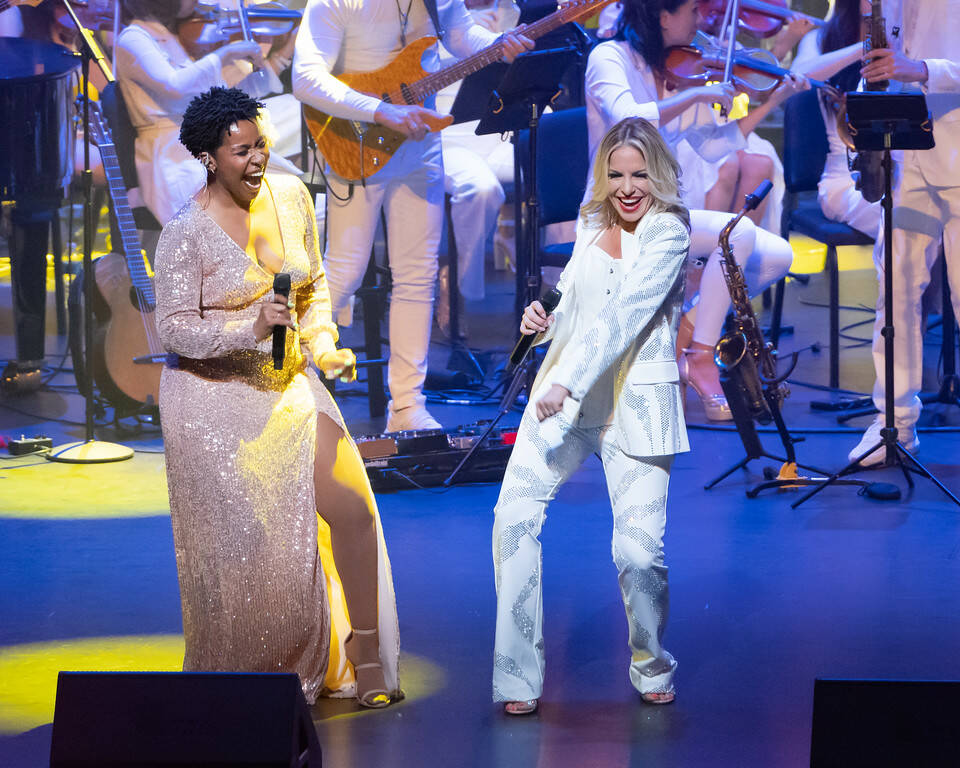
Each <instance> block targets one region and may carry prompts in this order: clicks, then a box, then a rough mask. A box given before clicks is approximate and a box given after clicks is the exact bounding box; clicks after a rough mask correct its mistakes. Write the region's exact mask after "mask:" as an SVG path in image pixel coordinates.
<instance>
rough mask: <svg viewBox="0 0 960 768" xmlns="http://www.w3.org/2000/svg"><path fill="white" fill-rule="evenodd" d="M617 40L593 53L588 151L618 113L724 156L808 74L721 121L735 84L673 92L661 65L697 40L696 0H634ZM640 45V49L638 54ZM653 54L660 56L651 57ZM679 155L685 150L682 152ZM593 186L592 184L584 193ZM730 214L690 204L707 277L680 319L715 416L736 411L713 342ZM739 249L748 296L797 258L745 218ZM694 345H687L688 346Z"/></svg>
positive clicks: (693, 183)
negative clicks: (666, 54)
mask: <svg viewBox="0 0 960 768" xmlns="http://www.w3.org/2000/svg"><path fill="white" fill-rule="evenodd" d="M623 8H624V10H623V14H622V16H621V22H620V26H619V30H620V31H619V32H618V35H617V39H614V40H611V41H609V42H605V43H601V44H600V45H598V46H597V47H596V48H594V49H593V51H592V52H591V53H590V58H589V59H588V61H587V73H586V94H587V127H588V132H589V142H590V152H591V153H593V152H594V151H595V150H596V147H597V145H598V144H599V142H600V138H601V136H603V134H604V133H605V132H606V130H607V129H609V127H610V126H611V125H613V124H614V123H616V122H617V121H618V120H621V119H623V118H625V117H631V116H636V117H644V118H646V119H648V120H651V121H653V122H654V123H655V124H656V125H658V126H659V128H660V131H661V132H662V133H663V135H664V139H665V140H666V142H667V144H668V146H670V148H671V151H673V152H674V153H675V154H676V148H677V145H678V144H679V143H680V142H681V141H685V142H686V143H688V144H689V145H690V146H691V147H692V148H693V149H694V150H696V152H697V153H699V155H701V156H702V157H703V158H705V159H706V160H718V159H720V158H723V157H726V156H728V155H729V154H730V153H731V152H733V151H736V150H738V149H742V148H744V147H745V145H746V139H745V138H744V137H745V136H746V135H747V134H749V133H750V132H751V131H752V130H753V127H754V126H755V125H756V124H757V122H759V120H761V119H762V118H763V116H764V115H765V114H767V112H769V110H770V109H771V108H772V107H773V106H775V105H776V104H778V103H780V102H782V101H783V100H784V99H786V98H787V97H789V96H790V95H791V94H793V93H795V92H796V91H797V90H798V89H802V88H804V87H807V83H806V81H805V80H803V79H802V78H799V79H794V78H793V77H787V78H784V81H783V83H782V84H781V85H780V86H779V87H778V88H777V90H776V91H774V93H773V94H772V95H771V96H770V98H769V99H768V100H767V102H766V103H765V104H764V105H762V106H760V107H758V108H757V109H755V110H752V111H751V113H750V114H749V115H748V116H747V117H744V118H741V119H740V120H737V121H731V122H728V123H724V124H721V123H719V122H718V121H717V119H716V118H715V116H714V112H713V110H712V108H711V105H712V104H713V103H721V104H724V105H725V106H726V107H727V108H728V109H729V107H730V106H731V103H732V99H733V88H732V86H730V85H711V86H700V87H694V88H688V89H686V90H682V91H676V92H669V91H666V90H665V88H664V82H663V78H662V76H661V75H660V73H659V71H658V70H659V68H660V66H661V62H660V61H659V60H660V59H661V58H662V57H663V51H664V50H665V49H666V48H667V47H669V46H671V45H682V44H686V43H689V42H690V40H691V39H693V36H694V34H695V33H696V30H697V2H696V0H656V1H654V2H648V1H647V0H627V2H625V3H624V5H623ZM641 51H642V52H641ZM648 58H649V59H652V60H653V61H652V62H651V61H648ZM678 159H679V156H678ZM683 170H684V173H683V175H682V176H681V180H680V181H681V185H682V187H683V195H684V201H685V202H686V201H687V200H688V198H689V199H692V200H695V201H698V202H699V201H701V200H702V199H703V196H704V195H705V194H706V192H707V191H708V190H706V189H704V188H703V186H702V180H701V179H700V178H699V177H698V175H697V174H696V173H693V174H690V175H688V174H687V173H686V169H683ZM590 194H591V192H590V189H589V188H588V190H587V197H589V195H590ZM730 218H731V215H730V214H729V213H721V212H717V211H706V210H697V209H693V210H691V211H690V224H691V235H690V238H691V242H690V253H691V259H696V260H707V259H708V257H709V261H707V266H706V267H705V269H704V271H703V276H702V279H701V281H700V295H699V304H698V305H697V307H696V314H695V316H694V315H693V313H691V314H690V315H688V318H685V323H684V324H685V325H686V326H687V328H689V327H690V325H691V324H692V326H693V327H692V340H691V333H690V331H689V330H688V331H686V332H685V330H684V326H683V325H681V331H680V338H681V339H682V341H681V342H680V350H679V351H680V352H681V353H682V358H681V374H682V375H684V378H685V379H687V381H688V382H689V383H690V385H691V386H692V387H693V388H694V389H695V391H696V392H697V394H698V395H699V396H700V398H701V401H702V402H703V406H704V411H705V413H706V415H707V418H708V419H711V420H717V421H723V420H729V419H730V418H732V417H731V414H730V408H729V406H728V404H727V402H726V398H725V397H724V396H723V394H722V393H721V389H720V382H719V378H718V374H717V369H716V366H715V364H714V362H713V346H714V345H715V344H716V342H717V340H718V339H719V338H720V332H721V329H722V327H723V321H724V318H725V317H726V314H727V311H728V309H729V306H730V297H729V293H728V291H727V286H726V282H725V281H724V277H723V272H722V269H721V267H720V262H719V249H718V248H717V239H718V237H719V234H720V231H721V229H722V228H723V227H724V225H726V223H727V222H728V221H729V220H730ZM730 243H731V246H732V247H733V252H734V256H735V257H736V259H737V262H738V263H740V264H741V266H742V267H743V269H744V273H745V275H746V278H747V284H748V287H749V289H750V294H751V295H756V294H757V293H758V292H760V291H762V290H763V289H764V288H766V287H767V286H769V285H771V284H772V283H774V282H776V281H777V280H779V279H780V278H781V277H783V276H784V275H785V274H786V273H787V270H788V269H789V268H790V264H791V262H792V259H793V252H792V250H791V249H790V244H789V243H787V241H785V240H784V239H783V238H781V237H778V236H777V235H774V234H773V233H771V232H767V231H766V230H764V229H760V228H758V227H755V226H754V225H753V223H752V222H750V221H748V220H742V221H741V222H740V224H738V226H737V228H736V229H735V230H734V232H733V235H732V237H731V239H730ZM687 344H689V347H687Z"/></svg>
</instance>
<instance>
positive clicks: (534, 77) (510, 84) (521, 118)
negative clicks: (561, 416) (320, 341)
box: [443, 48, 580, 486]
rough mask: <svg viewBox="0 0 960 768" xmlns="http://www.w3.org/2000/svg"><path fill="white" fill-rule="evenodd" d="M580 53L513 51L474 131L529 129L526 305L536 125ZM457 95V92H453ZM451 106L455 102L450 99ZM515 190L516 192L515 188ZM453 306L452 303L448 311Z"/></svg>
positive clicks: (524, 378) (536, 244)
mask: <svg viewBox="0 0 960 768" xmlns="http://www.w3.org/2000/svg"><path fill="white" fill-rule="evenodd" d="M579 56H580V52H579V51H578V50H577V49H576V48H555V49H551V50H546V51H533V52H531V53H525V54H523V55H521V56H518V57H517V58H516V59H514V60H513V63H512V64H511V65H510V66H509V67H508V68H507V71H506V73H505V74H504V76H503V79H502V80H501V81H500V84H499V85H498V86H497V87H496V88H495V89H494V90H493V91H492V92H491V93H490V97H489V99H488V101H487V108H486V110H485V112H484V114H483V115H482V116H481V118H480V124H479V125H478V126H477V130H476V133H477V135H478V136H483V135H485V134H488V133H507V132H509V131H519V130H522V129H523V128H528V129H529V131H530V147H529V152H528V156H527V165H526V168H525V169H524V176H525V177H526V180H527V181H526V184H525V185H524V191H526V193H527V195H526V200H525V201H524V203H523V205H524V214H525V215H524V216H523V230H522V231H523V235H524V236H523V238H522V242H521V243H519V245H522V246H523V248H524V250H525V251H526V253H525V254H524V256H525V258H524V264H525V265H526V267H527V270H526V274H525V275H524V274H523V273H522V272H521V270H520V269H519V267H518V269H517V298H518V300H519V301H520V302H522V303H521V304H520V306H526V305H527V304H529V303H530V302H532V301H533V300H535V299H537V298H539V297H540V284H541V280H540V258H539V254H540V223H539V216H538V211H539V201H538V200H537V129H538V127H539V125H540V115H542V114H543V110H544V109H545V108H546V107H547V105H549V104H551V103H552V102H553V100H554V99H555V98H556V96H557V95H558V93H559V92H560V78H561V77H563V74H564V72H566V70H567V67H569V66H570V65H571V64H572V63H573V62H575V61H576V60H577V59H578V58H579ZM458 99H459V96H458ZM454 109H456V102H454ZM518 154H519V153H514V160H515V162H517V161H519V159H520V158H519V157H518ZM516 194H517V195H518V196H519V195H520V194H521V193H520V190H517V192H516ZM453 310H454V307H453V305H452V303H451V306H450V314H451V317H452V315H453ZM534 361H535V356H534V355H531V354H530V353H529V352H528V353H527V355H526V356H525V358H524V359H523V361H522V362H521V363H520V364H519V365H518V366H517V367H516V370H515V371H514V373H513V377H512V379H511V380H510V383H509V384H508V385H507V388H506V390H505V391H504V394H503V397H502V398H501V399H500V405H499V407H498V409H497V415H496V416H494V417H493V419H492V420H491V421H490V424H489V425H487V429H486V430H485V431H484V433H483V434H482V435H481V436H480V438H479V439H478V440H477V441H476V442H475V443H474V444H473V445H472V446H471V447H470V450H469V451H468V452H467V455H466V456H464V457H463V459H462V460H461V461H460V463H459V464H458V465H457V466H456V467H455V468H454V470H453V472H451V473H450V475H449V476H448V477H447V479H446V480H444V481H443V485H444V486H450V485H452V484H453V481H454V479H455V478H456V476H457V475H458V474H459V473H460V471H461V470H462V469H463V468H464V467H465V466H466V465H467V464H469V463H470V461H471V459H472V458H473V456H474V454H475V453H476V452H477V451H478V450H480V446H481V445H482V444H483V442H484V441H485V440H486V439H487V438H488V437H489V436H490V433H491V432H493V430H494V428H495V427H496V426H497V423H498V422H499V421H500V419H502V418H503V417H504V416H505V415H506V414H507V413H508V412H509V411H510V409H511V408H513V403H514V401H515V400H516V399H517V396H518V395H519V394H520V392H521V390H522V389H523V388H524V387H525V386H526V387H529V386H530V384H532V383H533V374H534V370H535V362H534Z"/></svg>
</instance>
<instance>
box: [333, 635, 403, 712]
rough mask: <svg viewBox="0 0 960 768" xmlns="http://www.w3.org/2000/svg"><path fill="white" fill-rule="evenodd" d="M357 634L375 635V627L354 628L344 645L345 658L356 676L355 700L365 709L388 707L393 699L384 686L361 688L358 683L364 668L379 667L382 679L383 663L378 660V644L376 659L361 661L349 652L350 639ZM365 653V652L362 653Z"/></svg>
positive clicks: (377, 646) (378, 646) (350, 646)
mask: <svg viewBox="0 0 960 768" xmlns="http://www.w3.org/2000/svg"><path fill="white" fill-rule="evenodd" d="M357 635H361V636H371V635H373V636H374V637H376V635H377V630H375V629H355V630H353V632H352V633H351V634H350V637H349V638H347V641H346V643H344V647H345V648H346V651H347V658H348V659H349V660H350V662H351V663H352V664H353V669H354V672H355V673H356V677H357V683H356V685H357V702H358V703H359V704H360V706H361V707H366V708H367V709H383V708H384V707H389V706H390V705H391V704H392V703H393V699H392V698H391V697H390V692H389V691H388V690H387V689H386V687H381V688H369V689H367V690H363V688H362V687H361V685H360V677H361V675H360V673H361V672H362V671H363V670H365V669H379V670H380V679H381V680H382V679H383V665H382V664H381V663H380V661H379V655H380V644H379V642H377V644H376V658H377V659H378V660H377V661H361V660H360V658H359V657H354V654H353V653H351V648H352V641H354V640H355V638H356V636H357ZM364 655H366V654H364Z"/></svg>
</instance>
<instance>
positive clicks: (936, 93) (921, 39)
mask: <svg viewBox="0 0 960 768" xmlns="http://www.w3.org/2000/svg"><path fill="white" fill-rule="evenodd" d="M883 13H884V16H885V18H886V24H887V40H888V42H889V44H890V47H889V48H887V49H883V50H881V51H872V52H871V54H870V56H871V60H870V63H868V64H867V65H866V66H865V67H864V69H863V76H864V78H865V79H866V80H867V81H868V82H870V81H876V80H890V81H891V84H890V86H891V90H895V89H902V90H917V89H919V90H921V91H922V92H923V93H924V94H925V95H926V99H927V107H928V108H929V109H930V112H931V113H932V115H933V135H934V140H935V141H936V146H935V147H934V148H933V149H929V150H906V151H903V152H896V153H894V157H895V163H894V168H895V175H894V180H895V181H894V187H893V272H894V274H893V303H894V306H893V320H894V328H895V329H896V339H895V344H894V391H893V393H888V392H885V390H884V339H883V338H882V337H881V335H880V331H881V329H882V328H883V325H884V315H885V311H884V304H883V298H884V297H883V290H881V291H880V295H879V297H878V299H877V319H876V322H875V325H874V333H873V360H874V366H875V368H876V372H877V383H876V384H875V385H874V389H873V400H874V404H875V405H876V406H877V408H878V409H879V411H880V415H879V416H878V417H877V418H876V419H875V420H874V422H873V424H871V425H870V427H869V428H868V429H867V431H866V433H865V434H864V436H863V439H862V440H861V441H860V443H859V444H858V445H857V446H856V447H855V448H854V449H853V450H852V451H851V452H850V460H851V461H853V460H855V459H858V458H859V457H860V456H861V455H862V454H863V453H865V452H866V451H867V450H869V449H870V448H872V447H873V446H874V445H876V444H877V443H878V442H879V441H880V430H881V428H882V427H883V411H884V407H885V404H886V397H887V396H889V395H891V394H892V396H893V398H894V401H893V402H894V413H895V416H896V427H897V429H898V438H899V440H900V442H901V443H903V444H904V446H905V447H906V448H907V450H909V451H915V450H916V449H917V448H918V447H919V440H918V439H917V431H916V423H917V419H918V418H919V416H920V400H919V398H918V397H917V395H918V394H919V392H920V386H921V376H922V373H923V339H922V323H921V306H920V302H921V296H922V294H923V290H924V288H925V287H926V286H927V284H928V283H929V282H930V269H931V267H932V266H933V264H934V261H935V260H936V258H937V254H938V252H939V248H940V242H941V239H942V240H943V247H944V254H945V258H946V263H947V276H948V280H949V283H950V291H951V295H952V300H953V307H954V311H955V312H957V314H958V316H960V54H958V52H957V40H960V0H922V2H921V0H884V3H883ZM882 240H883V238H882V237H881V238H880V240H879V241H878V242H877V245H876V247H875V249H874V261H875V263H876V265H877V272H878V275H879V276H880V282H881V285H882V283H883V243H882ZM884 459H885V451H883V450H879V451H874V452H873V453H872V454H871V455H870V456H869V457H868V459H867V460H866V461H865V462H863V463H864V464H868V465H870V464H879V463H881V462H883V461H884Z"/></svg>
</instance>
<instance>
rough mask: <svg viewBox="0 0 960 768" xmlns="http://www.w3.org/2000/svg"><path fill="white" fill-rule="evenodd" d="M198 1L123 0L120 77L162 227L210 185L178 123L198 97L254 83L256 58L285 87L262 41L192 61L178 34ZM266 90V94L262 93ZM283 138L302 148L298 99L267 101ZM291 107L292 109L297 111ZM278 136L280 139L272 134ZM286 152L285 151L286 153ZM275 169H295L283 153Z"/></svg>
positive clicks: (150, 203)
mask: <svg viewBox="0 0 960 768" xmlns="http://www.w3.org/2000/svg"><path fill="white" fill-rule="evenodd" d="M196 4H197V3H196V0H185V2H183V3H181V2H180V0H123V2H122V7H123V12H124V18H125V19H126V20H127V21H128V26H126V27H125V28H124V29H123V31H122V32H121V33H120V35H119V36H118V37H117V43H116V48H117V51H116V54H117V82H118V83H119V85H120V89H121V91H122V92H123V97H124V102H125V103H126V106H127V111H128V112H129V115H130V120H131V122H132V123H133V126H134V127H135V128H136V129H137V139H136V166H137V179H138V181H139V184H140V186H139V189H140V196H141V198H142V199H143V202H144V204H145V205H146V206H147V208H149V209H150V212H151V213H153V215H154V216H155V217H156V218H157V221H159V222H160V223H161V224H165V223H166V222H167V221H169V220H170V219H171V218H172V217H173V215H174V214H175V213H176V212H177V211H178V210H180V208H181V207H182V206H183V205H184V204H185V203H186V202H187V200H189V199H190V198H191V197H192V196H193V195H194V194H195V193H196V192H197V191H198V190H199V189H200V188H201V187H202V186H203V184H204V182H205V180H206V177H207V172H206V169H204V167H203V166H202V165H201V164H200V163H198V162H197V161H196V159H194V158H193V157H191V156H190V153H189V152H187V151H186V150H185V149H184V148H183V145H182V144H181V143H180V120H181V118H182V116H183V111H184V110H185V109H186V107H187V104H189V103H190V100H191V99H193V97H194V96H199V95H200V94H201V93H205V92H207V91H208V90H210V88H212V87H213V86H218V85H219V86H227V85H230V86H233V85H236V86H237V87H239V88H241V89H243V90H247V91H250V90H251V89H252V88H253V85H252V78H253V77H254V76H256V75H253V74H251V67H250V64H249V63H248V62H251V61H252V62H253V63H254V65H255V66H256V67H257V68H258V70H259V71H261V72H266V73H267V74H268V81H269V83H270V86H271V90H273V91H280V90H282V88H283V86H282V85H281V84H280V82H279V80H278V79H277V76H276V74H275V72H274V70H273V68H272V67H273V65H274V62H273V61H272V59H273V58H274V57H271V61H270V62H268V61H267V60H266V59H265V58H264V56H263V52H262V50H261V48H260V45H259V44H258V43H256V42H245V41H238V42H234V43H228V44H226V45H224V46H222V47H220V48H218V49H217V50H215V51H213V52H212V53H209V54H207V55H206V56H203V57H202V58H200V59H197V60H194V59H193V58H192V57H191V56H190V54H189V53H187V51H186V50H185V49H184V47H183V45H182V44H181V42H180V40H179V38H178V37H177V35H176V33H175V29H176V24H177V20H178V19H181V18H186V17H187V16H189V15H190V14H191V13H193V9H194V7H195V6H196ZM261 95H265V94H261ZM267 105H268V107H267V108H268V111H269V112H271V113H272V115H273V117H274V120H273V121H272V122H273V123H274V126H275V127H277V128H278V129H279V130H280V131H281V132H282V133H281V143H282V144H284V145H287V146H289V144H290V135H291V134H293V135H295V136H296V137H297V140H296V143H297V145H299V135H300V120H299V114H298V113H299V106H298V105H297V103H296V101H295V100H294V99H292V97H287V98H283V97H281V98H280V99H279V100H276V99H269V100H267ZM291 106H292V114H291ZM272 138H273V139H274V141H276V140H277V136H276V135H274V136H273V137H272ZM280 151H285V150H280ZM271 168H272V169H273V170H279V171H286V172H295V171H296V168H295V167H294V166H293V165H291V164H290V163H289V162H286V161H285V160H284V159H283V156H282V154H279V153H276V152H275V153H274V155H273V156H272V157H271Z"/></svg>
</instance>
